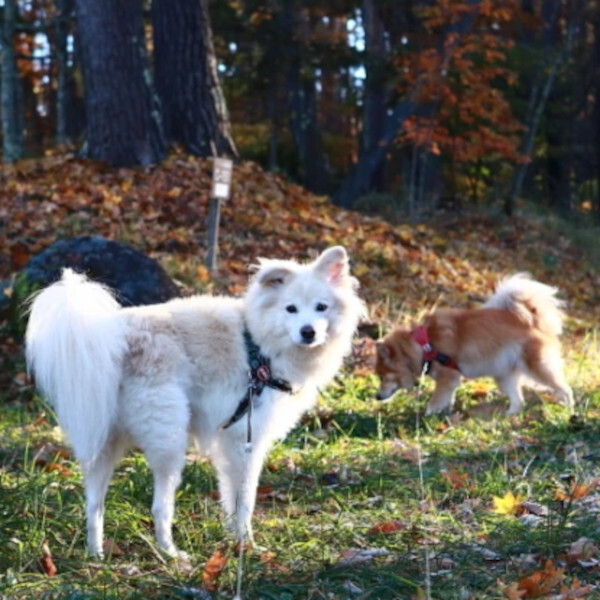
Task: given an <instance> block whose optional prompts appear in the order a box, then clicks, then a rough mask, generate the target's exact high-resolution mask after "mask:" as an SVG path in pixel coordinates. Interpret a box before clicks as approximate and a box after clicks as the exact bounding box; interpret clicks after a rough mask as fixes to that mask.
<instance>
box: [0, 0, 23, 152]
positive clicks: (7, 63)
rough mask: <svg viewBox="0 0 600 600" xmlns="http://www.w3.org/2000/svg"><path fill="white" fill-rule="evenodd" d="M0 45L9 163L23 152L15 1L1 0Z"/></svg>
mask: <svg viewBox="0 0 600 600" xmlns="http://www.w3.org/2000/svg"><path fill="white" fill-rule="evenodd" d="M3 17H4V18H3V23H2V30H1V31H0V48H1V49H2V84H1V85H2V158H3V161H4V162H5V163H12V162H15V161H16V160H18V159H19V158H21V156H22V154H23V137H22V132H21V130H20V127H19V124H20V123H21V119H20V116H19V103H18V85H19V79H18V70H17V62H16V58H15V50H14V46H13V43H14V33H15V23H16V18H17V7H16V3H15V0H4V15H3Z"/></svg>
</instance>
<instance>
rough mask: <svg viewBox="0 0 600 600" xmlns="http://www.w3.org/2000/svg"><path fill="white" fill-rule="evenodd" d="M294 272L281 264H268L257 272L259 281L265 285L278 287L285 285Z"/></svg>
mask: <svg viewBox="0 0 600 600" xmlns="http://www.w3.org/2000/svg"><path fill="white" fill-rule="evenodd" d="M291 274H292V272H291V271H290V270H289V269H286V268H285V267H282V266H279V265H272V266H271V267H269V266H266V267H263V268H262V269H260V271H259V272H258V273H257V275H256V276H257V278H258V283H260V285H263V286H265V287H277V286H280V285H283V284H284V283H285V282H286V280H287V279H288V278H289V277H290V275H291Z"/></svg>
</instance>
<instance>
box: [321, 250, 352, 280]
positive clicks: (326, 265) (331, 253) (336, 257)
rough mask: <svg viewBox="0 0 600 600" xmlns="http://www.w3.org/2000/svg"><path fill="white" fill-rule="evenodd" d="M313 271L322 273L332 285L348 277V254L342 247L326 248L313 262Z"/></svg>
mask: <svg viewBox="0 0 600 600" xmlns="http://www.w3.org/2000/svg"><path fill="white" fill-rule="evenodd" d="M315 270H317V271H319V272H321V273H324V274H325V275H326V277H327V280H328V281H329V282H331V283H332V284H334V285H337V284H339V283H341V282H342V281H343V280H344V279H345V278H346V277H348V273H349V267H348V253H347V252H346V249H345V248H344V247H343V246H332V247H331V248H327V250H325V251H324V252H323V253H322V254H321V256H319V258H317V260H316V261H315Z"/></svg>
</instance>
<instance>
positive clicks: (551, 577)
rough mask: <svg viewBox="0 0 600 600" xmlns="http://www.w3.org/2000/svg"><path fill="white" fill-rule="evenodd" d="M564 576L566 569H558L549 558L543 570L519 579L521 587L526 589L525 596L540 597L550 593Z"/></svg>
mask: <svg viewBox="0 0 600 600" xmlns="http://www.w3.org/2000/svg"><path fill="white" fill-rule="evenodd" d="M564 576H565V570H564V569H557V568H556V567H555V566H554V562H553V561H552V560H547V561H546V564H545V566H544V570H543V571H535V572H534V573H532V574H531V575H529V576H527V577H523V578H522V579H519V589H521V590H524V591H525V594H524V595H523V598H539V597H541V596H545V595H547V594H549V593H550V592H551V591H552V588H554V587H556V586H557V585H558V584H559V583H561V581H562V580H563V578H564Z"/></svg>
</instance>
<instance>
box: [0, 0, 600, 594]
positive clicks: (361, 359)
mask: <svg viewBox="0 0 600 600" xmlns="http://www.w3.org/2000/svg"><path fill="white" fill-rule="evenodd" d="M0 19H1V25H2V32H1V35H0V44H1V52H2V54H1V58H2V64H1V66H2V72H1V77H2V78H1V80H0V88H1V94H2V95H1V117H2V132H1V135H2V160H3V163H4V164H3V166H2V167H1V168H0V291H1V294H0V401H1V406H2V412H1V415H0V490H1V493H0V539H1V540H2V544H0V592H1V593H2V595H3V596H4V597H6V598H10V599H11V600H13V599H15V600H16V599H21V598H22V599H28V600H29V599H30V598H33V597H40V598H41V597H43V598H47V599H56V600H59V599H60V600H63V599H67V598H69V599H74V598H78V599H80V600H92V599H94V600H95V599H96V598H103V599H106V598H110V599H117V598H118V599H119V600H122V599H124V598H127V599H132V600H133V599H135V600H138V599H141V598H144V599H148V598H157V599H158V598H160V599H161V600H165V599H166V598H173V599H175V598H177V599H179V598H190V597H191V598H201V599H207V598H211V597H212V598H217V597H231V595H232V593H233V590H234V589H235V585H236V560H235V556H236V552H235V548H234V546H233V544H228V543H227V537H226V534H225V532H224V530H223V527H222V515H221V514H220V512H219V508H218V503H217V502H216V498H215V494H216V492H215V489H216V484H215V480H214V473H213V472H212V470H211V468H210V465H208V464H207V463H206V462H203V461H201V460H199V459H198V457H196V456H193V455H190V456H189V457H188V458H189V461H188V464H187V466H186V472H185V477H184V483H183V485H182V487H181V490H180V492H179V494H178V513H177V515H178V516H177V525H176V537H177V538H178V540H179V542H180V545H181V547H182V548H184V549H185V550H186V551H188V552H189V553H190V555H191V556H192V562H191V563H190V564H188V565H179V564H172V563H169V562H167V561H165V560H164V557H161V556H160V554H159V553H158V552H157V551H156V548H155V547H154V546H153V543H152V528H153V527H152V522H151V520H150V519H149V510H148V509H149V505H150V494H151V492H150V490H151V476H150V473H149V472H148V469H147V466H146V464H145V462H144V461H143V459H142V458H141V456H140V455H139V454H133V455H132V456H130V457H128V458H127V459H126V460H125V461H123V463H122V464H121V465H120V467H119V469H118V471H117V473H116V477H115V480H114V482H113V485H112V486H111V491H110V492H109V498H108V503H107V540H106V553H107V555H108V556H109V559H108V560H107V561H106V562H105V563H101V564H100V563H98V562H95V561H90V560H89V557H87V556H86V554H85V550H84V543H83V537H84V535H85V534H84V515H83V502H82V488H81V476H80V472H79V470H78V468H77V466H76V464H75V462H74V460H73V457H72V456H71V453H70V450H69V447H68V445H67V444H66V442H65V440H64V439H63V438H62V437H61V435H60V432H59V431H58V430H57V428H56V427H55V425H56V420H55V418H54V415H53V412H52V409H51V407H49V406H48V405H46V404H45V403H44V402H43V400H42V399H41V398H40V397H39V396H38V395H37V394H36V392H35V389H34V386H33V383H32V382H31V380H30V379H29V378H28V377H27V374H26V372H25V367H24V361H23V354H22V339H21V337H20V333H21V332H22V329H21V331H19V328H18V327H17V328H15V327H14V322H11V320H12V318H13V317H14V308H15V305H16V304H15V302H14V298H15V297H16V296H18V294H17V292H18V291H19V290H18V289H16V287H17V286H16V285H15V281H16V280H15V275H16V274H17V273H19V272H20V270H21V269H22V268H23V267H24V266H25V265H26V264H27V262H28V261H29V259H30V258H31V257H32V256H35V255H36V254H37V253H38V252H39V251H41V250H42V249H43V248H45V247H46V246H48V245H50V244H52V243H53V242H54V241H56V240H57V239H59V238H67V237H72V236H77V235H90V234H99V235H102V236H104V237H106V238H109V239H114V240H119V241H124V242H127V243H128V244H130V245H132V246H134V247H135V248H137V249H139V250H141V251H143V252H145V253H147V254H149V255H151V256H152V257H153V258H155V259H157V260H158V261H159V262H160V264H161V265H162V266H163V267H165V269H166V270H167V272H168V273H169V275H170V276H171V277H172V278H173V279H175V280H176V281H177V282H178V283H180V284H182V288H183V289H184V290H185V292H190V291H200V292H219V293H227V294H235V295H237V294H240V293H242V292H243V290H244V286H245V284H246V281H247V278H248V264H249V263H251V262H253V261H254V259H255V257H257V256H285V257H288V256H294V257H297V258H307V257H309V256H310V255H311V253H314V252H315V251H317V250H319V249H320V248H322V247H324V246H325V245H329V244H344V245H345V246H346V247H347V248H348V250H349V253H350V256H351V258H352V271H353V273H354V274H355V275H356V276H357V277H358V279H359V280H360V283H361V288H360V290H361V295H362V296H363V297H364V298H365V300H366V301H367V303H368V305H369V309H370V315H371V318H372V320H373V322H372V323H371V324H370V327H367V328H365V329H364V330H362V331H361V333H362V335H361V336H360V337H359V338H357V340H356V343H355V347H354V351H353V354H352V356H351V357H350V358H349V361H348V363H347V365H346V366H345V368H344V370H343V372H342V373H341V374H340V377H339V378H338V379H336V381H335V382H334V384H333V385H332V386H330V387H329V388H328V389H326V390H323V394H322V398H321V400H320V403H319V408H318V409H317V410H316V411H314V412H313V413H311V414H310V415H307V416H306V418H305V419H304V420H303V421H302V423H300V425H299V426H298V428H297V429H296V430H294V431H293V432H292V433H291V434H290V436H289V437H288V438H287V439H286V440H285V441H284V442H282V443H281V444H279V445H278V446H277V447H276V448H275V449H274V451H273V453H272V455H271V456H270V459H269V464H268V466H267V467H268V468H267V469H265V473H264V474H263V476H262V479H261V489H260V490H259V504H258V508H257V512H256V516H255V521H256V527H255V529H256V531H257V537H258V540H259V545H258V546H257V547H256V548H255V549H253V550H252V551H250V552H248V553H247V555H246V557H245V563H244V566H245V579H244V586H245V597H247V598H249V599H250V598H261V599H263V598H274V599H277V600H295V599H298V600H300V599H307V598H310V600H324V599H327V600H332V599H333V600H340V599H344V600H347V599H349V598H351V597H352V598H365V599H366V598H370V599H373V600H374V599H377V598H380V599H382V600H384V599H385V600H390V599H391V598H393V599H400V598H401V599H402V600H406V599H408V598H410V599H411V600H413V599H414V600H423V599H425V598H427V600H429V599H430V598H439V599H443V600H459V599H460V600H465V599H475V598H477V600H499V599H503V600H505V599H507V598H508V599H509V600H515V599H520V598H553V599H554V600H572V599H574V598H589V599H590V600H592V599H596V598H598V597H599V591H598V589H597V578H598V572H599V571H600V550H599V549H598V544H597V540H598V539H599V536H600V533H599V527H598V514H599V511H600V467H599V464H600V463H599V461H598V456H599V451H598V448H599V447H600V440H599V433H598V432H599V431H600V429H599V428H598V422H599V421H600V391H599V390H600V385H599V380H600V378H599V376H598V375H599V371H598V368H597V365H598V357H599V352H598V321H599V318H600V292H599V290H600V277H599V275H598V269H597V264H598V256H599V254H600V252H598V249H599V248H600V246H599V245H598V242H597V237H598V221H599V217H600V196H599V194H600V192H599V190H598V177H599V169H600V156H599V151H600V150H599V149H600V143H599V137H600V97H599V93H598V87H599V85H600V81H599V78H598V70H597V69H598V65H599V64H600V6H599V5H598V3H597V2H595V1H589V2H584V1H582V0H521V1H512V0H503V1H496V0H467V1H465V2H452V1H447V0H426V1H419V0H414V1H404V0H361V1H351V0H331V1H327V0H321V1H319V2H311V1H305V2H300V1H296V0H268V1H266V2H254V1H252V0H248V1H244V0H227V1H226V0H222V1H221V0H215V1H207V0H198V1H197V2H189V1H187V0H153V1H152V3H148V2H142V1H141V0H135V1H134V0H128V1H126V2H124V1H123V0H54V1H50V0H48V1H41V0H40V1H37V0H36V1H33V0H27V1H25V0H0ZM215 156H221V157H231V158H234V159H235V167H234V173H233V183H232V196H231V199H230V200H228V201H227V202H225V203H224V204H223V207H222V221H221V236H220V243H219V250H220V254H219V268H218V269H217V270H216V271H215V272H210V271H209V270H207V269H206V266H205V264H204V254H205V247H206V246H205V244H206V221H207V215H208V205H209V200H210V189H211V170H212V158H213V157H215ZM348 209H351V210H348ZM515 270H525V271H529V272H531V273H532V275H533V276H535V277H536V278H538V279H540V280H543V281H545V282H546V283H549V284H551V285H555V286H557V287H558V288H559V290H560V295H561V298H564V299H565V300H566V307H567V313H568V319H567V321H566V327H565V335H564V344H565V357H566V363H567V376H568V379H569V381H570V383H571V384H572V385H573V389H574V393H575V398H576V402H577V409H576V414H575V415H574V416H572V417H571V418H570V416H569V415H567V414H566V411H565V409H564V408H563V407H561V406H559V405H557V404H554V403H552V402H551V401H550V398H548V397H547V396H546V395H545V394H543V393H541V392H536V391H534V392H529V393H528V395H527V410H526V411H525V413H524V414H523V415H521V416H518V417H513V418H511V419H507V418H503V417H502V416H501V413H502V409H503V408H505V407H506V406H505V405H506V402H505V400H506V399H504V398H502V397H500V396H499V395H498V394H497V392H496V391H495V389H494V387H493V385H491V384H490V382H489V381H486V380H478V381H470V382H467V383H466V384H465V385H464V386H463V387H462V388H461V391H460V393H459V396H458V400H457V405H456V407H455V409H456V410H455V411H454V412H453V414H452V415H450V416H448V417H440V418H438V417H434V418H431V419H429V420H426V421H425V420H424V421H420V414H421V412H422V410H423V408H424V405H425V402H426V399H427V396H428V395H429V394H430V392H431V389H432V388H431V382H428V381H425V382H424V385H423V388H422V389H420V391H419V392H418V393H417V394H410V393H399V394H398V395H397V396H396V398H395V400H394V401H393V402H391V403H389V404H379V403H377V402H376V401H374V396H375V393H376V386H377V381H376V379H375V378H374V377H373V375H372V372H371V370H372V359H373V344H374V340H373V339H372V338H373V337H376V336H377V335H379V334H381V333H382V332H383V331H385V330H387V329H388V328H389V327H391V326H392V325H393V324H394V323H395V322H397V321H398V320H408V319H409V318H411V317H418V315H420V314H422V311H423V310H424V309H426V308H429V307H431V306H433V305H435V304H447V305H451V306H474V305H477V304H478V303H479V302H481V301H482V300H484V299H485V298H486V296H487V295H489V293H490V292H491V290H492V289H493V286H494V284H495V282H496V281H497V280H498V278H499V277H500V276H501V275H503V274H507V273H510V272H514V271H515ZM26 291H27V290H26ZM7 307H8V308H7ZM11 310H12V312H11ZM21 325H22V324H21ZM499 415H500V416H499ZM261 545H262V546H264V547H266V548H267V550H266V551H263V549H261Z"/></svg>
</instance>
